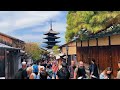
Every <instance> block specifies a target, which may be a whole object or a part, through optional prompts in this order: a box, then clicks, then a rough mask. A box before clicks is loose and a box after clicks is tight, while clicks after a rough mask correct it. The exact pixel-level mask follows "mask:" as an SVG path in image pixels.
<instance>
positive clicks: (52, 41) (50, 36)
mask: <svg viewBox="0 0 120 90" xmlns="http://www.w3.org/2000/svg"><path fill="white" fill-rule="evenodd" d="M58 34H59V33H58V32H56V31H53V29H52V22H51V28H50V30H49V31H48V32H47V33H45V34H44V35H46V37H45V38H44V39H46V40H47V41H45V42H44V43H46V44H47V46H46V48H47V49H52V47H53V46H55V45H56V44H57V43H59V42H60V41H56V39H58V38H60V37H57V36H56V35H58Z"/></svg>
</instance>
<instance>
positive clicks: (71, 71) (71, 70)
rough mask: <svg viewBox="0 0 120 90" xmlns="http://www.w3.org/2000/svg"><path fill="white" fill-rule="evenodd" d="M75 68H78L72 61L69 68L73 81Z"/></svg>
mask: <svg viewBox="0 0 120 90" xmlns="http://www.w3.org/2000/svg"><path fill="white" fill-rule="evenodd" d="M75 68H76V65H75V61H74V60H72V61H71V65H70V66H69V72H70V79H73V78H74V71H75Z"/></svg>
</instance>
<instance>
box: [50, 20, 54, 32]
mask: <svg viewBox="0 0 120 90" xmlns="http://www.w3.org/2000/svg"><path fill="white" fill-rule="evenodd" d="M53 22H54V21H53V20H50V30H53V29H52V23H53Z"/></svg>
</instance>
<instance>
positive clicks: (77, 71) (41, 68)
mask: <svg viewBox="0 0 120 90" xmlns="http://www.w3.org/2000/svg"><path fill="white" fill-rule="evenodd" d="M118 67H119V68H120V62H118ZM87 71H88V72H87ZM112 72H113V70H112V68H111V67H107V68H106V69H105V70H103V71H102V72H101V73H100V72H99V70H98V66H97V65H96V63H95V60H94V59H92V60H91V63H90V65H89V68H88V69H87V70H86V68H85V65H84V62H83V61H80V62H78V64H76V63H75V61H74V60H72V61H71V65H70V66H68V64H67V63H66V62H64V61H62V62H61V63H60V64H58V61H57V60H53V61H40V62H34V63H33V64H30V65H28V66H27V63H26V62H22V68H20V69H19V70H18V72H17V73H16V74H15V79H120V69H119V70H118V73H117V77H114V78H113V77H112Z"/></svg>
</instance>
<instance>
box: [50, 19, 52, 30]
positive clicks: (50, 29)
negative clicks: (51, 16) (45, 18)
mask: <svg viewBox="0 0 120 90" xmlns="http://www.w3.org/2000/svg"><path fill="white" fill-rule="evenodd" d="M50 30H52V20H50Z"/></svg>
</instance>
